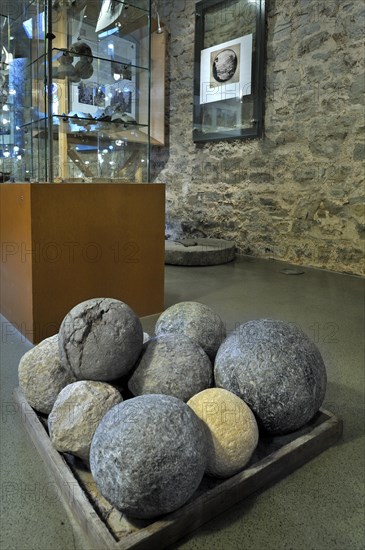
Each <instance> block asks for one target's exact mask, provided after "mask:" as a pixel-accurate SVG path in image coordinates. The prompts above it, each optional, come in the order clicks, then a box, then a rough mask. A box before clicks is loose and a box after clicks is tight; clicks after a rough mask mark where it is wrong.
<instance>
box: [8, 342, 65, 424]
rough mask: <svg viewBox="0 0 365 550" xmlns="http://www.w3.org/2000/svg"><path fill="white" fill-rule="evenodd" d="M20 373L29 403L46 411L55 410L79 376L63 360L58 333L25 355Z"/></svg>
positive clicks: (20, 381) (20, 379) (41, 410)
mask: <svg viewBox="0 0 365 550" xmlns="http://www.w3.org/2000/svg"><path fill="white" fill-rule="evenodd" d="M18 375H19V386H20V389H21V390H22V392H23V393H24V395H25V397H26V399H27V401H28V403H29V405H30V406H31V407H33V408H34V409H36V410H37V411H39V412H41V413H44V414H49V413H50V412H51V410H52V407H53V404H54V402H55V401H56V397H57V396H58V394H59V393H60V391H61V390H62V389H63V388H64V387H65V386H67V384H71V382H75V380H76V379H75V376H74V375H73V373H72V372H71V369H70V368H69V367H68V366H67V365H62V364H61V359H60V354H59V350H58V334H56V335H55V336H51V337H50V338H46V339H45V340H43V342H40V343H39V344H38V345H37V346H35V347H34V348H32V349H31V350H29V351H27V353H25V354H24V355H23V357H22V358H21V360H20V363H19V367H18Z"/></svg>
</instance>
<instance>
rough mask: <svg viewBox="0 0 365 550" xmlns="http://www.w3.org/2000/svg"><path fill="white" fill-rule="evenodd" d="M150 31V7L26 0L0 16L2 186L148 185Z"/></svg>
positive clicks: (144, 2)
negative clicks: (11, 14) (14, 12)
mask: <svg viewBox="0 0 365 550" xmlns="http://www.w3.org/2000/svg"><path fill="white" fill-rule="evenodd" d="M153 30H154V29H153V27H152V26H151V2H150V1H149V0H132V1H131V2H128V3H127V2H125V1H122V0H120V1H118V0H33V1H32V2H29V3H27V4H26V3H24V7H23V8H22V14H21V15H20V17H18V18H17V19H16V20H15V21H10V20H9V18H4V17H3V18H2V19H1V33H2V34H1V44H2V50H3V53H2V61H1V63H2V64H1V70H2V73H1V78H2V90H3V89H4V88H6V100H5V99H4V97H5V96H4V97H3V95H2V96H1V102H2V103H1V105H2V115H3V116H2V119H3V120H2V123H3V124H2V126H1V128H2V130H1V162H2V166H1V171H2V174H3V176H2V178H3V181H4V180H5V178H8V180H10V181H30V182H35V181H38V182H42V181H44V182H57V181H60V182H62V181H71V182H79V181H80V182H82V181H86V182H105V181H106V182H108V181H110V182H113V181H120V182H123V181H126V182H127V181H128V182H148V181H149V165H150V162H149V152H150V144H151V125H150V112H151V90H150V88H151V86H150V82H151V32H152V31H153ZM4 49H5V51H4ZM4 79H5V80H4ZM3 81H4V83H3ZM2 93H3V92H2ZM5 121H6V123H5ZM152 139H153V138H152ZM152 142H153V141H152Z"/></svg>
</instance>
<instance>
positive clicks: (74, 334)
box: [59, 298, 143, 381]
mask: <svg viewBox="0 0 365 550" xmlns="http://www.w3.org/2000/svg"><path fill="white" fill-rule="evenodd" d="M142 343H143V330H142V325H141V322H140V320H139V319H138V317H137V315H136V314H135V313H134V311H133V310H132V309H131V308H130V307H129V306H128V305H127V304H125V303H124V302H120V301H119V300H115V299H113V298H95V299H92V300H87V301H86V302H82V303H81V304H78V305H77V306H75V307H74V308H73V309H71V311H70V312H69V313H68V314H67V315H66V317H65V318H64V320H63V321H62V324H61V327H60V331H59V346H60V356H61V361H62V363H63V364H64V365H65V366H66V367H69V368H70V369H71V370H72V371H73V373H74V374H75V376H76V378H77V379H79V380H80V379H82V380H101V381H105V380H114V379H116V378H119V377H121V376H124V375H125V374H127V373H128V371H129V370H130V369H131V368H132V367H133V366H134V364H135V363H136V361H137V359H138V356H139V354H140V353H141V350H142Z"/></svg>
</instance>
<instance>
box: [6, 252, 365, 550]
mask: <svg viewBox="0 0 365 550" xmlns="http://www.w3.org/2000/svg"><path fill="white" fill-rule="evenodd" d="M284 267H285V264H282V263H279V262H273V261H264V260H253V259H240V260H238V261H236V262H233V263H231V264H228V265H224V266H216V267H202V268H183V267H172V266H169V267H167V269H166V292H165V296H166V303H165V306H166V307H168V306H170V305H172V304H174V303H176V302H178V301H182V300H196V301H201V302H203V303H205V304H207V305H209V306H211V307H213V308H214V309H215V310H216V311H217V312H218V313H219V314H220V315H221V317H222V318H223V320H224V321H225V322H226V324H227V328H228V330H231V329H233V328H234V327H235V326H236V325H237V324H240V323H242V322H244V321H247V320H249V319H255V318H260V317H271V318H277V319H284V320H287V321H292V322H295V323H297V324H298V325H299V326H300V327H301V328H302V329H303V330H304V331H305V332H306V333H307V334H308V335H310V336H311V337H312V338H313V339H314V340H315V341H316V342H317V344H318V346H319V348H320V350H321V352H322V355H323V357H324V360H325V363H326V365H327V372H328V389H327V395H326V400H325V403H324V405H325V407H326V408H327V409H329V410H331V411H332V412H334V413H335V414H337V415H338V416H340V417H341V418H342V419H343V421H344V434H343V439H342V441H340V442H339V444H338V445H336V446H335V447H332V448H331V449H329V450H327V451H325V452H324V453H323V454H322V455H320V456H319V457H317V458H315V459H314V460H312V461H311V462H310V463H308V464H307V465H305V466H304V467H302V468H301V469H300V470H297V471H296V472H295V473H293V474H291V475H290V476H289V477H287V478H286V479H284V480H283V481H281V482H279V483H277V484H275V485H273V486H272V487H269V488H267V489H265V490H263V491H260V493H257V494H255V495H253V496H252V497H251V498H248V499H246V500H245V501H244V502H242V503H241V504H239V505H237V506H235V507H234V508H232V509H231V510H230V511H229V512H226V513H224V514H222V515H221V516H219V518H218V519H215V520H213V521H212V522H210V523H208V524H206V525H205V526H204V527H203V528H201V529H200V530H198V531H196V532H194V533H193V534H192V535H191V536H189V537H187V538H186V539H184V540H182V541H180V543H179V544H176V545H175V546H174V548H176V549H184V550H193V549H197V550H198V549H199V550H208V549H209V550H219V549H222V550H223V549H224V550H231V549H232V550H234V549H237V550H238V549H240V550H246V549H247V550H263V549H264V548H265V549H266V550H287V549H288V550H289V549H292V550H327V549H328V550H363V549H364V548H365V526H364V525H365V524H364V479H365V463H364V457H365V453H364V451H365V446H364V439H365V438H364V424H365V422H364V420H365V418H364V401H365V399H364V308H363V306H364V292H363V291H364V285H363V279H361V278H358V277H352V276H347V275H340V274H334V273H328V272H325V271H319V270H312V269H304V271H305V273H304V274H303V275H295V276H293V275H284V274H282V273H280V270H281V269H283V268H284ZM154 320H155V319H154V318H147V319H146V320H145V321H144V328H145V330H150V331H151V329H152V327H153V322H154ZM1 345H2V349H1V400H2V422H1V493H2V494H1V520H2V523H1V531H0V533H1V535H0V536H1V539H0V547H1V549H2V550H50V549H52V550H58V549H60V550H61V549H62V550H69V549H70V550H71V549H77V550H84V549H86V548H88V545H87V543H86V541H85V539H84V537H83V536H82V534H81V533H80V531H79V529H78V528H77V526H76V525H75V523H74V521H73V519H72V518H71V517H69V516H68V514H67V513H66V512H65V510H64V508H63V506H62V503H61V502H60V500H59V498H58V495H57V489H56V487H55V485H54V483H53V481H52V479H51V478H50V477H49V476H48V475H47V472H46V470H45V468H44V466H43V464H42V463H41V461H39V460H38V456H37V453H36V451H35V449H34V447H33V445H32V443H31V442H30V440H29V439H28V436H27V435H26V433H25V432H24V431H23V428H22V425H21V423H20V419H19V414H18V412H17V411H16V410H15V407H14V405H13V403H12V398H11V393H12V389H13V388H14V387H15V386H16V385H17V365H18V362H19V359H20V357H21V356H22V355H23V354H24V353H25V352H26V351H27V350H28V349H29V348H30V347H31V345H30V344H29V342H27V341H26V340H25V339H24V338H23V337H22V336H21V335H19V333H17V332H16V331H15V330H13V329H11V327H9V326H8V324H7V323H6V321H5V320H3V324H2V338H1Z"/></svg>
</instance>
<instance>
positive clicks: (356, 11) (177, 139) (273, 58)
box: [152, 0, 365, 274]
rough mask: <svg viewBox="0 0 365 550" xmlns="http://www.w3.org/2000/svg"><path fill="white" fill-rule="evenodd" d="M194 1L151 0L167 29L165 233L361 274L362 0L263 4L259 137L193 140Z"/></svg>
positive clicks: (161, 152)
mask: <svg viewBox="0 0 365 550" xmlns="http://www.w3.org/2000/svg"><path fill="white" fill-rule="evenodd" d="M194 10H195V2H194V0H186V1H184V0H160V11H161V15H162V19H163V21H164V22H165V23H166V25H167V28H168V30H169V32H170V39H169V46H168V60H167V63H168V71H167V73H168V80H167V83H166V86H167V105H168V113H167V124H168V132H169V144H168V146H167V147H164V148H155V149H154V150H153V152H152V169H153V175H154V179H155V181H160V182H165V183H166V184H167V236H170V237H175V236H177V235H178V236H181V235H185V236H197V235H200V236H209V237H217V238H225V239H232V240H234V241H235V242H236V244H237V247H238V249H239V251H240V252H241V253H244V254H251V255H254V256H257V257H271V258H276V259H281V260H286V261H289V262H292V263H297V264H302V265H312V266H317V267H324V268H327V269H331V270H335V271H344V272H349V273H357V274H359V273H364V246H363V239H364V233H365V231H364V229H365V225H364V224H365V221H364V164H363V159H364V152H365V144H364V129H365V123H364V72H363V71H364V65H363V56H364V44H363V29H364V14H365V4H364V3H363V2H362V0H353V1H344V0H300V1H298V0H267V63H266V99H265V135H264V137H263V139H260V140H251V141H249V140H234V141H219V142H210V143H205V144H198V145H197V144H194V143H193V141H192V124H193V120H192V116H193V115H192V111H193V56H194V25H195V16H194Z"/></svg>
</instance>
